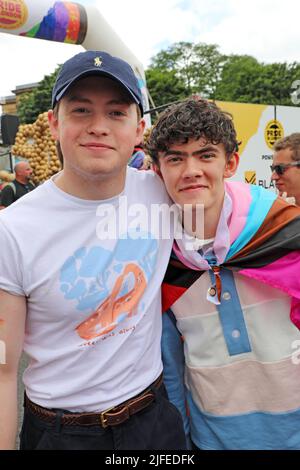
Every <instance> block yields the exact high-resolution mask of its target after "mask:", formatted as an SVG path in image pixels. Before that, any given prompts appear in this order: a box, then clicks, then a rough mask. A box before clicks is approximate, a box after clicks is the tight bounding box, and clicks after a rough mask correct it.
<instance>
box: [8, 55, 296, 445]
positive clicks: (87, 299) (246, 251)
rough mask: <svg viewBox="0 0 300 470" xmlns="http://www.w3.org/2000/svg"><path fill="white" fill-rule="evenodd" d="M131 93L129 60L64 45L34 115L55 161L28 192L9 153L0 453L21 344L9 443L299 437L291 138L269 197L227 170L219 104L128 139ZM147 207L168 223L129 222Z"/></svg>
mask: <svg viewBox="0 0 300 470" xmlns="http://www.w3.org/2000/svg"><path fill="white" fill-rule="evenodd" d="M142 103H143V100H142V96H141V91H140V88H139V85H138V81H137V79H136V77H135V75H134V72H133V70H132V69H131V67H130V66H129V64H128V63H126V62H125V61H123V60H121V59H120V58H118V57H113V56H111V55H110V54H108V53H105V52H103V51H87V52H82V53H80V54H77V55H76V56H74V57H72V58H71V59H69V60H68V61H66V62H65V63H64V64H63V66H62V68H61V70H60V72H59V74H58V77H57V79H56V83H55V85H54V88H53V93H52V109H51V110H50V111H49V113H48V119H49V126H50V130H51V133H52V136H53V137H54V139H55V140H56V142H57V144H58V146H59V149H60V152H61V159H63V170H62V171H61V172H60V173H58V174H57V175H55V176H54V177H52V178H51V179H50V180H48V181H46V182H45V183H43V184H42V185H40V186H39V187H37V188H33V187H31V186H29V184H30V183H29V178H30V171H31V170H30V168H29V166H28V164H27V166H26V163H25V162H21V163H18V165H17V167H16V168H15V173H16V180H15V183H14V184H15V190H14V189H13V188H12V187H11V186H8V187H6V188H4V189H3V191H2V194H3V192H4V198H2V204H3V206H5V209H4V210H2V211H1V213H0V246H1V247H5V249H1V252H0V341H1V342H2V344H5V346H6V357H5V361H3V363H2V364H1V361H0V403H2V404H3V403H5V406H1V407H0V449H13V448H14V445H15V437H16V429H17V398H16V397H17V371H18V364H19V360H20V356H21V354H22V351H25V352H26V354H27V355H28V357H29V366H28V368H27V369H26V371H25V373H24V377H23V380H24V385H25V398H24V407H25V408H24V421H23V426H22V431H21V435H20V448H21V449H22V450H34V449H47V450H54V449H55V450H56V449H57V450H75V449H76V450H77V449H80V450H101V449H102V450H103V449H104V450H133V449H134V450H187V449H193V450H197V449H201V450H207V449H211V450H225V449H234V450H238V449H239V450H241V449H242V450H249V449H251V450H253V449H269V450H275V449H300V431H299V426H298V421H299V417H300V401H299V394H298V389H299V385H300V384H299V385H298V383H299V382H300V374H299V370H298V369H299V366H297V361H295V360H294V357H295V354H294V347H293V345H294V344H298V343H297V342H299V341H300V332H299V328H300V280H299V276H298V272H299V268H300V254H299V253H300V251H299V250H300V230H299V229H300V227H299V224H300V208H299V207H298V205H299V204H300V199H299V198H300V195H299V183H297V181H299V178H300V167H299V165H300V134H293V135H291V136H288V137H285V138H284V139H282V140H281V141H279V142H277V143H276V144H275V147H274V161H273V164H272V166H271V171H272V179H273V180H274V181H275V182H276V187H277V189H278V192H279V195H277V194H275V193H274V192H272V191H268V190H265V189H263V188H261V187H258V186H255V185H248V184H246V183H241V182H231V181H228V180H229V179H230V178H231V177H232V176H234V174H235V172H236V170H237V168H238V164H239V155H238V145H239V143H238V139H237V135H236V130H235V128H234V123H233V119H232V117H231V115H229V114H228V113H226V112H224V111H222V110H221V109H220V108H219V107H218V106H217V105H216V104H214V103H212V102H209V101H208V100H205V99H202V98H200V97H198V96H191V97H190V98H187V99H186V100H184V101H182V102H181V103H177V104H175V105H172V106H171V107H169V108H167V109H166V110H165V111H164V112H163V113H162V114H161V115H160V116H159V117H158V119H157V122H156V123H155V126H154V127H153V129H152V131H151V133H150V135H149V136H148V138H147V140H146V144H144V143H143V144H142V142H143V135H144V130H145V121H144V120H143V113H144V109H143V104H142ZM145 155H147V157H146V158H145ZM150 158H151V160H150ZM150 166H151V168H152V169H153V170H154V171H140V170H141V169H148V168H149V167H150ZM20 175H22V177H21V178H20ZM17 176H18V179H17ZM24 187H25V189H24ZM33 189H34V190H33ZM24 192H26V193H27V192H30V194H26V195H24ZM17 196H18V197H17ZM21 196H22V197H21ZM281 196H283V197H281ZM290 197H293V198H294V201H290V200H286V199H287V198H290ZM17 198H18V199H19V200H18V201H17V202H14V201H15V199H17ZM125 199H126V204H127V207H128V209H129V210H128V212H127V213H126V221H124V220H123V218H122V214H124V212H123V211H122V207H123V202H124V200H125ZM3 201H4V202H3ZM154 206H160V207H167V208H172V209H173V208H174V207H175V208H176V210H175V211H174V212H173V211H170V214H171V213H172V215H174V213H175V219H174V218H173V219H172V218H171V217H170V220H168V221H167V220H163V223H160V222H161V221H159V220H158V219H157V220H155V221H154V222H153V219H151V220H150V219H149V220H150V223H148V224H147V223H146V225H145V223H144V225H143V227H144V228H143V230H141V218H139V217H137V216H136V215H137V213H136V211H137V208H140V207H142V208H143V216H144V218H143V222H145V221H144V219H145V217H146V215H147V216H148V215H149V214H151V212H152V209H153V207H154ZM104 213H105V218H104V222H103V221H102V220H101V217H100V216H101V215H102V214H104ZM163 218H165V219H166V218H167V217H163ZM171 219H172V220H171ZM199 220H200V222H201V223H200V224H199V223H198V222H199ZM124 222H126V223H124ZM164 222H168V223H167V226H168V229H169V232H168V235H167V236H166V234H165V224H164ZM107 227H108V228H109V230H107ZM145 227H146V229H145ZM111 228H113V229H116V228H118V230H111V231H110V229H111ZM32 241H33V242H32Z"/></svg>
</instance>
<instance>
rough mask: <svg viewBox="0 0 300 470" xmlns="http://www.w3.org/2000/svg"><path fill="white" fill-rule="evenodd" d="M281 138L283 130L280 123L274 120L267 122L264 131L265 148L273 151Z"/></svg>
mask: <svg viewBox="0 0 300 470" xmlns="http://www.w3.org/2000/svg"><path fill="white" fill-rule="evenodd" d="M282 137H284V129H283V126H282V124H281V122H279V121H277V120H275V119H273V120H272V121H270V122H268V124H267V126H266V129H265V141H266V144H267V146H268V147H269V148H270V149H273V145H274V144H275V142H276V141H277V140H279V139H282Z"/></svg>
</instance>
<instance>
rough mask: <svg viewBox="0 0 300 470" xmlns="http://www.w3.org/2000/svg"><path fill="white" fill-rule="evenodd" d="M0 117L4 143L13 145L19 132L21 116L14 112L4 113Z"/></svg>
mask: <svg viewBox="0 0 300 470" xmlns="http://www.w3.org/2000/svg"><path fill="white" fill-rule="evenodd" d="M0 119H1V134H2V141H3V144H4V145H13V144H14V143H15V138H16V134H17V132H18V127H19V118H18V116H15V115H14V114H2V115H1V116H0Z"/></svg>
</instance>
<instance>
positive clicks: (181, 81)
mask: <svg viewBox="0 0 300 470" xmlns="http://www.w3.org/2000/svg"><path fill="white" fill-rule="evenodd" d="M224 59H225V58H224V56H222V55H221V54H220V53H219V51H218V46H216V45H214V44H212V45H208V44H203V43H198V44H192V43H190V42H177V43H174V44H173V45H172V46H170V47H169V48H168V49H167V50H163V51H161V52H159V53H158V54H156V56H154V57H153V58H152V60H151V64H150V67H149V69H148V70H147V77H148V76H149V77H150V78H151V79H152V83H151V85H149V84H148V88H149V90H150V94H151V96H152V95H154V93H155V94H156V96H157V97H159V102H160V103H167V102H170V101H177V100H178V99H181V98H182V97H184V96H188V95H191V94H193V93H197V94H201V95H202V96H207V97H210V98H213V97H214V94H215V88H216V84H217V82H218V80H219V78H220V74H221V71H222V65H223V62H224ZM154 81H156V83H154ZM172 84H175V85H176V86H175V87H174V89H173V93H172ZM169 85H171V87H170V86H169ZM152 89H153V90H154V91H152ZM170 91H171V94H170ZM165 92H166V95H165ZM154 101H155V100H154ZM155 104H156V105H157V103H156V101H155Z"/></svg>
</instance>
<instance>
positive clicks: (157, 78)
mask: <svg viewBox="0 0 300 470" xmlns="http://www.w3.org/2000/svg"><path fill="white" fill-rule="evenodd" d="M146 80H147V88H148V90H149V92H150V95H151V98H152V100H153V101H154V103H155V106H163V105H165V104H168V103H172V102H174V101H179V100H181V99H183V98H185V97H186V96H188V93H187V90H186V88H185V86H184V83H183V82H182V80H181V79H180V78H178V77H177V76H176V72H175V71H174V70H171V71H168V70H164V71H162V70H160V69H158V68H150V69H148V70H146Z"/></svg>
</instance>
